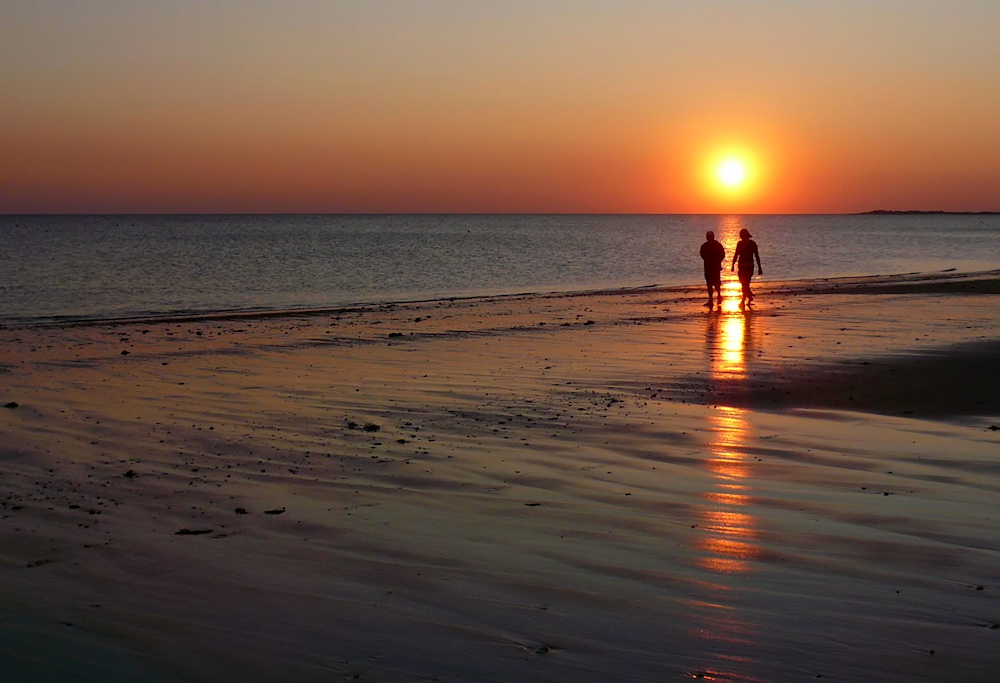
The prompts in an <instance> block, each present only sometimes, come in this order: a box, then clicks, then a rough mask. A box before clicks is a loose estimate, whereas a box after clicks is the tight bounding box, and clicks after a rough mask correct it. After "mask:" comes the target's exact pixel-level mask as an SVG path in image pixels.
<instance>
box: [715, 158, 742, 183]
mask: <svg viewBox="0 0 1000 683" xmlns="http://www.w3.org/2000/svg"><path fill="white" fill-rule="evenodd" d="M715 176H716V177H717V178H718V179H719V182H720V183H722V184H723V185H724V186H725V187H728V188H731V189H736V188H738V187H740V186H741V185H743V184H744V183H746V181H747V165H746V164H745V163H744V162H742V161H740V160H739V159H725V160H723V161H722V162H721V163H720V164H719V165H718V167H717V168H716V169H715Z"/></svg>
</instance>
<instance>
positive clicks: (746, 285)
mask: <svg viewBox="0 0 1000 683" xmlns="http://www.w3.org/2000/svg"><path fill="white" fill-rule="evenodd" d="M740 288H741V289H742V290H743V298H742V299H740V305H742V304H744V303H746V300H747V299H748V298H749V297H750V296H751V295H750V275H749V274H748V273H746V272H741V273H740Z"/></svg>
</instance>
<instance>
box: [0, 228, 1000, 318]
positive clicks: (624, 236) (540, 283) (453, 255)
mask: <svg viewBox="0 0 1000 683" xmlns="http://www.w3.org/2000/svg"><path fill="white" fill-rule="evenodd" d="M741 228H747V229H748V230H750V232H751V233H752V234H753V236H754V239H755V240H756V241H757V243H758V245H759V246H760V254H761V260H762V262H763V267H764V279H766V280H792V279H812V278H823V277H836V276H851V275H885V274H893V273H913V272H936V271H944V270H951V269H954V270H957V271H968V272H972V271H980V270H993V269H997V268H1000V216H997V215H946V214H932V215H905V214H904V215H837V216H817V215H802V216H789V215H781V216H764V215H751V216H704V215H696V216H681V215H412V216H410V215H356V216H355V215H260V216H250V215H232V216H228V215H192V216H165V215H153V216H123V215H114V216H0V240H2V242H0V243H2V245H3V248H2V249H0V324H5V325H23V324H38V323H53V322H61V321H67V322H68V321H85V320H105V319H116V318H133V317H159V316H169V315H186V314H200V313H215V312H238V311H269V310H289V309H303V308H307V309H308V308H324V307H336V306H345V305H353V304H367V303H385V302H392V301H412V300H423V299H436V298H445V297H460V296H474V295H484V294H508V293H520V292H550V291H574V290H588V289H605V288H620V287H641V286H648V285H683V284H700V283H701V282H702V274H701V273H702V266H701V261H700V259H699V257H698V248H699V246H700V244H701V242H702V241H703V240H704V234H705V232H706V231H707V230H714V231H715V233H716V235H717V236H718V237H719V239H720V240H721V241H722V242H723V244H724V245H725V247H726V249H727V252H728V254H729V256H730V257H731V255H732V251H733V247H734V246H735V244H736V241H737V236H736V235H737V233H738V232H739V230H740V229H741ZM726 273H727V274H728V269H727V271H726Z"/></svg>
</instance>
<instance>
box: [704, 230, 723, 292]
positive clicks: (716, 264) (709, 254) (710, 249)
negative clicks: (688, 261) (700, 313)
mask: <svg viewBox="0 0 1000 683" xmlns="http://www.w3.org/2000/svg"><path fill="white" fill-rule="evenodd" d="M701 260H702V261H704V262H705V284H706V285H707V286H708V303H707V304H705V305H706V306H708V308H709V309H711V308H712V306H713V304H712V290H713V289H714V290H715V292H716V294H717V295H718V299H719V303H720V305H721V303H722V262H723V261H725V260H726V248H725V247H724V246H722V242H717V241H716V240H715V233H714V232H712V231H711V230H709V231H708V232H706V233H705V243H704V244H703V245H701Z"/></svg>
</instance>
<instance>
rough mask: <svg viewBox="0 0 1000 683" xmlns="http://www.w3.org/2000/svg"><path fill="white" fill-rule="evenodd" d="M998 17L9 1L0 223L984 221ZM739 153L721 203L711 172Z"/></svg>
mask: <svg viewBox="0 0 1000 683" xmlns="http://www.w3.org/2000/svg"><path fill="white" fill-rule="evenodd" d="M998 26H1000V3H997V2H995V1H992V0H953V1H951V2H947V3H946V2H938V1H934V2H931V1H926V0H896V1H892V0H883V1H881V2H877V3H873V2H867V1H866V2H861V1H858V0H838V1H837V2H834V1H832V0H831V1H828V2H824V1H822V0H815V1H812V2H801V1H793V0H785V1H783V2H779V1H777V0H761V1H759V2H752V3H751V2H745V1H742V0H733V1H730V2H722V1H715V0H707V1H705V2H689V1H686V0H676V1H670V0H662V1H659V2H653V1H651V0H619V1H617V2H611V1H610V0H609V1H607V2H601V1H598V0H576V1H572V2H571V1H569V0H547V1H546V2H544V3H540V2H528V1H526V0H503V1H500V0H479V1H477V2H470V1H468V0H449V1H442V0H366V2H357V1H356V0H341V1H337V0H260V1H259V2H254V3H246V2H240V1H238V0H215V1H214V2H211V3H205V2H198V1H195V0H174V1H172V2H169V3H167V2H157V1H155V0H114V1H112V0H88V2H85V3H84V2H78V0H32V1H31V2H28V1H26V0H24V1H22V0H18V1H15V2H12V3H5V5H4V7H3V8H0V56H2V57H3V58H2V59H0V85H2V90H0V92H3V93H4V96H3V98H4V100H5V101H4V102H3V104H2V105H0V163H2V165H0V213H17V212H623V213H629V212H639V213H730V212H747V213H750V212H753V213H825V212H853V211H865V210H869V209H875V208H891V209H946V210H1000V116H998V115H997V112H1000V41H998V40H996V36H995V30H996V27H998ZM726 150H741V151H742V152H743V153H745V154H746V155H748V158H750V159H752V160H753V168H754V173H753V174H752V177H751V181H752V182H751V183H750V184H749V185H748V187H747V188H745V189H744V190H743V191H741V192H738V193H730V194H723V193H720V192H718V188H717V187H716V186H715V184H713V183H711V182H709V180H707V177H708V173H707V171H706V164H707V163H708V160H709V159H712V158H716V157H718V155H719V154H720V153H721V152H723V151H726Z"/></svg>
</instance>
